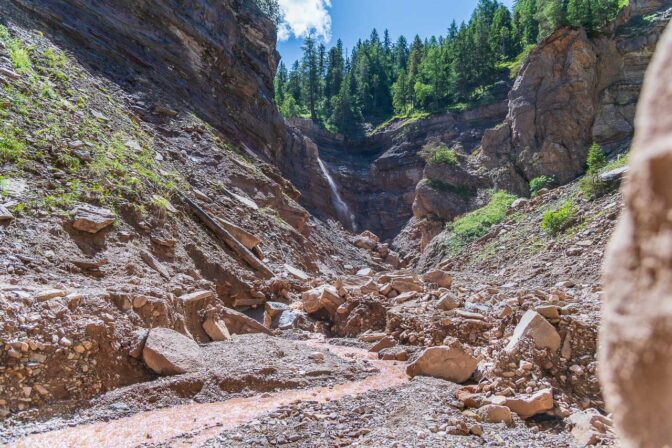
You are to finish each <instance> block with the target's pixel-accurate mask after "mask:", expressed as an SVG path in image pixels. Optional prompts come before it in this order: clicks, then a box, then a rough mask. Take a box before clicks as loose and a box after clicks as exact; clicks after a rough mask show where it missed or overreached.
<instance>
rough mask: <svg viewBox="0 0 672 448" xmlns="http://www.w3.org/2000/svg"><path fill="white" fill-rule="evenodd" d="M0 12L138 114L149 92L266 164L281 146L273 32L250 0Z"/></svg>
mask: <svg viewBox="0 0 672 448" xmlns="http://www.w3.org/2000/svg"><path fill="white" fill-rule="evenodd" d="M0 7H1V8H2V12H3V15H4V16H5V17H12V19H13V20H18V19H19V17H21V18H22V20H23V21H25V22H26V23H31V24H33V25H37V26H39V27H40V28H41V29H43V30H45V31H47V32H48V33H49V34H50V35H52V36H54V37H55V38H57V39H58V40H59V41H63V42H64V43H67V44H68V46H69V47H70V48H71V49H72V51H73V52H74V53H75V55H76V57H77V58H78V59H80V60H81V61H82V62H84V63H86V64H87V65H89V66H90V67H93V68H95V69H97V70H100V71H101V72H102V73H105V74H107V75H110V76H112V77H114V79H115V80H117V81H118V82H120V83H122V85H123V87H124V88H125V89H126V90H128V91H129V92H131V93H136V94H137V96H138V99H139V100H141V101H142V103H143V104H138V105H136V111H138V112H140V113H143V114H144V113H145V111H144V110H142V109H152V107H154V106H155V104H154V103H155V101H156V100H157V98H154V97H152V96H151V94H152V93H154V94H156V93H157V92H156V89H150V87H151V86H155V87H159V89H160V90H161V93H160V95H161V100H162V102H163V103H164V105H165V104H168V105H169V106H170V107H172V108H173V109H185V108H186V109H188V110H191V111H193V112H194V113H195V114H196V115H198V116H199V117H201V118H202V119H204V120H205V121H207V122H209V123H210V124H211V125H213V126H214V127H216V128H217V129H219V130H220V131H221V132H223V133H224V134H225V135H226V136H227V137H228V138H229V139H231V140H233V141H235V142H240V143H242V144H245V145H247V146H248V147H249V148H250V149H251V150H252V151H254V152H255V153H257V154H265V155H266V156H269V157H270V156H271V155H272V154H273V152H274V150H275V149H277V148H278V147H281V146H282V145H284V139H285V130H284V125H283V123H282V120H281V118H280V116H279V114H278V112H277V110H276V108H275V106H274V105H273V103H272V99H273V77H274V76H275V69H276V66H277V63H278V59H279V56H278V53H277V52H276V50H275V41H276V31H275V27H274V25H273V23H272V22H271V21H270V20H269V19H268V18H267V17H266V16H264V15H263V14H262V12H261V11H260V10H259V8H258V7H257V6H256V4H255V2H252V1H245V0H223V1H217V2H206V1H201V0H188V1H167V2H158V1H154V0H140V1H136V0H120V1H114V2H99V1H93V0H74V1H69V0H68V1H66V0H53V1H48V2H45V1H39V0H11V1H7V2H3V3H2V5H0ZM20 13H22V14H20Z"/></svg>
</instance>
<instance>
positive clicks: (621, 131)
mask: <svg viewBox="0 0 672 448" xmlns="http://www.w3.org/2000/svg"><path fill="white" fill-rule="evenodd" d="M652 3H653V4H652ZM660 7H661V6H660V5H659V4H658V3H657V2H647V3H646V4H645V5H642V6H641V9H634V10H633V11H628V12H627V13H624V15H625V18H627V19H628V20H627V21H626V20H625V19H621V21H623V22H626V23H624V24H622V25H619V26H617V27H616V25H615V28H616V29H615V31H614V34H613V36H612V35H602V36H598V37H595V38H590V37H589V36H587V35H586V33H585V31H583V30H574V29H560V30H558V31H556V32H555V33H554V34H553V35H552V36H550V37H549V38H547V39H546V40H545V41H543V42H542V43H540V44H539V46H537V47H536V48H535V49H534V50H533V51H532V53H531V54H530V56H529V58H528V60H527V61H526V63H525V64H524V66H523V68H522V70H521V73H520V75H519V76H518V78H517V79H516V83H515V85H514V87H513V89H512V90H511V92H510V93H509V112H508V115H507V117H506V120H505V121H504V123H503V125H501V126H498V127H497V128H494V129H491V130H488V131H487V132H486V133H485V135H484V137H483V142H482V154H481V161H480V162H481V163H482V165H483V166H484V167H486V168H487V169H488V170H489V175H490V177H491V178H492V180H493V184H494V186H495V187H496V188H500V189H505V190H508V191H511V192H513V193H516V194H518V195H527V194H528V193H529V182H530V181H531V180H532V179H534V178H535V177H539V176H547V177H550V178H553V179H555V182H556V183H558V184H565V183H567V182H569V181H571V180H573V179H575V178H576V177H577V176H579V175H580V174H582V173H583V172H584V169H585V161H586V156H587V153H588V147H589V146H590V145H591V143H593V142H596V143H598V144H600V145H602V146H603V147H604V148H605V149H607V150H611V151H619V150H624V149H627V147H628V144H629V142H630V140H631V139H632V134H633V121H634V116H635V105H636V103H637V99H638V96H639V91H640V89H641V86H642V83H643V79H644V71H645V70H646V67H647V65H648V63H649V61H650V59H651V56H652V55H653V52H654V50H655V47H656V42H657V41H658V39H659V37H660V35H661V33H662V30H663V28H664V26H665V25H666V24H667V22H668V21H669V13H666V12H659V13H658V15H656V16H653V17H647V18H646V19H644V18H643V17H642V15H641V14H643V13H649V12H651V11H654V10H657V8H660Z"/></svg>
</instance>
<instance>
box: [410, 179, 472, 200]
mask: <svg viewBox="0 0 672 448" xmlns="http://www.w3.org/2000/svg"><path fill="white" fill-rule="evenodd" d="M422 182H424V183H425V184H427V185H429V187H430V188H431V189H432V190H436V191H441V192H444V193H453V194H456V195H458V196H459V197H461V198H462V199H464V200H467V199H469V198H470V197H472V196H473V194H474V192H473V191H472V190H470V189H469V188H467V187H465V186H463V185H462V186H455V185H451V184H448V183H446V182H443V181H440V180H437V179H423V180H422Z"/></svg>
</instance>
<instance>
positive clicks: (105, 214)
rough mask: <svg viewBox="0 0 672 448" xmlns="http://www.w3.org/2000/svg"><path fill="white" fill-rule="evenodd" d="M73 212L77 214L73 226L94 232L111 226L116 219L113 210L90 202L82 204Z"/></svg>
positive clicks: (83, 230)
mask: <svg viewBox="0 0 672 448" xmlns="http://www.w3.org/2000/svg"><path fill="white" fill-rule="evenodd" d="M72 213H73V215H74V216H75V219H74V221H73V222H72V227H74V228H75V229H77V230H81V231H82V232H87V233H92V234H93V233H98V232H100V231H101V230H103V229H104V228H106V227H108V226H111V225H112V224H114V220H115V219H116V216H115V215H114V213H112V211H111V210H108V209H106V208H101V207H96V206H94V205H90V204H80V205H78V206H77V207H75V208H74V210H73V211H72Z"/></svg>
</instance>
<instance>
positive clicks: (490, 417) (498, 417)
mask: <svg viewBox="0 0 672 448" xmlns="http://www.w3.org/2000/svg"><path fill="white" fill-rule="evenodd" d="M476 415H478V416H479V417H480V418H481V421H483V422H485V423H505V424H507V425H510V424H512V423H513V415H512V414H511V409H509V408H508V407H506V406H499V405H496V404H487V405H485V406H483V407H481V408H478V410H476Z"/></svg>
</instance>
